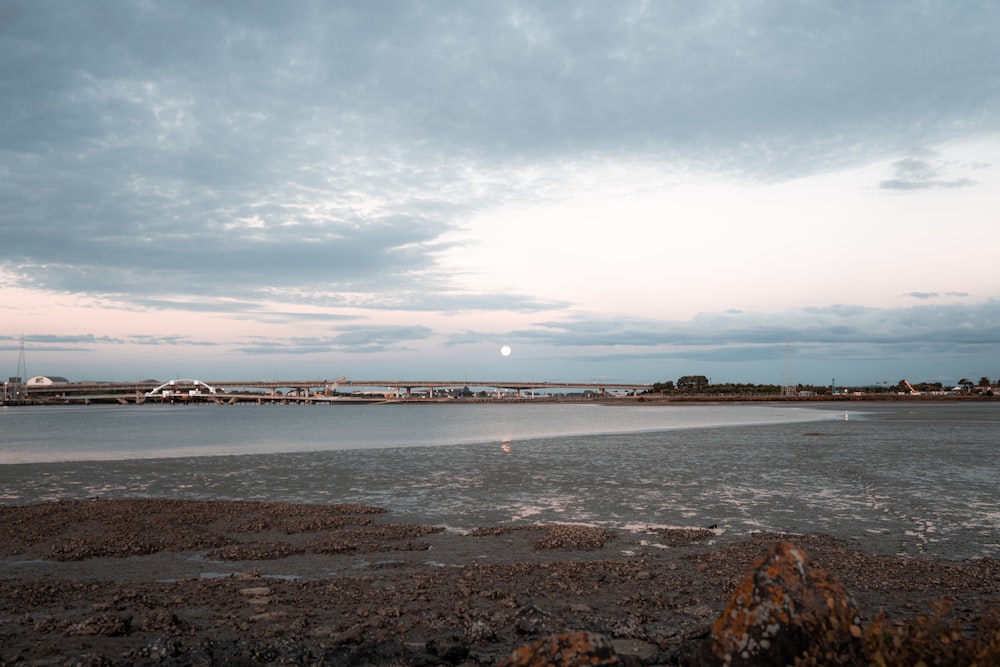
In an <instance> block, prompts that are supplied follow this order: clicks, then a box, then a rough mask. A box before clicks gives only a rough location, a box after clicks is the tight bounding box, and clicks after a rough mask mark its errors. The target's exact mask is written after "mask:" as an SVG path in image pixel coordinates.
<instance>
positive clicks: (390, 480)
mask: <svg viewBox="0 0 1000 667" xmlns="http://www.w3.org/2000/svg"><path fill="white" fill-rule="evenodd" d="M848 409H849V410H850V412H849V413H847V414H845V411H844V406H843V405H836V406H834V405H832V404H828V405H821V406H819V407H815V406H813V407H808V408H805V407H798V406H788V405H766V404H753V405H742V404H741V405H730V404H727V405H704V406H702V405H698V406H650V407H644V406H621V407H615V406H612V407H607V406H599V405H550V404H549V405H546V404H536V405H530V404H528V405H524V404H476V405H449V404H443V405H442V404H437V405H360V406H333V407H331V406H311V407H310V406H301V407H300V406H270V407H268V406H239V407H238V406H225V407H217V406H201V407H195V406H185V407H172V406H128V407H96V406H91V407H66V408H61V407H60V408H23V407H18V408H8V409H6V410H3V411H0V503H5V504H23V503H27V502H36V501H40V500H52V499H59V498H81V497H90V496H98V495H99V496H102V497H139V496H142V497H150V496H153V497H172V498H199V499H260V500H280V501H293V502H361V503H370V504H375V505H379V506H382V507H385V508H386V509H388V510H389V511H390V512H392V513H393V516H394V518H396V519H398V520H401V521H421V522H425V523H431V524H436V525H445V526H448V527H451V528H455V529H469V528H473V527H476V526H483V525H495V524H502V523H534V522H576V523H586V524H590V525H601V526H607V527H609V528H615V529H618V530H641V529H643V528H646V527H662V526H687V527H692V526H702V527H703V526H708V525H718V527H719V532H720V539H726V538H727V537H734V536H740V535H744V534H746V533H748V532H752V531H787V532H797V533H814V532H822V533H827V534H832V535H836V536H838V537H842V538H845V539H848V540H850V541H852V542H853V543H855V544H857V545H858V546H862V547H864V548H867V549H870V550H876V551H881V552H884V553H902V554H907V555H911V556H943V557H948V558H971V557H983V556H988V557H994V558H996V557H1000V492H998V490H997V489H998V487H1000V456H998V455H997V454H998V451H997V450H998V448H1000V444H998V443H1000V437H998V427H1000V403H997V404H993V403H989V404H982V403H975V404H972V403H944V404H930V403H902V404H899V403H873V404H850V405H849V406H848ZM845 417H849V419H846V418H845Z"/></svg>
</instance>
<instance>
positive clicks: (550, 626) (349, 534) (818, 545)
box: [0, 499, 1000, 665]
mask: <svg viewBox="0 0 1000 667" xmlns="http://www.w3.org/2000/svg"><path fill="white" fill-rule="evenodd" d="M779 540H789V541H792V542H794V543H795V544H797V545H798V546H799V547H801V548H802V549H803V550H804V551H805V552H806V553H807V554H808V557H809V558H810V560H811V561H812V562H813V563H815V564H816V565H818V566H820V567H822V568H824V569H826V570H828V571H829V572H830V573H832V574H833V575H834V576H835V577H837V578H839V579H840V581H841V582H842V583H843V584H844V586H845V587H846V588H847V590H848V592H849V594H850V595H851V596H852V597H853V599H854V601H855V603H856V604H857V607H858V609H859V610H860V611H861V613H862V615H863V616H865V617H868V618H870V617H873V616H874V615H876V614H878V613H879V612H880V611H882V610H884V611H885V612H887V613H888V615H889V616H890V617H891V618H892V619H894V620H899V621H905V620H907V619H910V618H913V617H915V616H916V615H918V614H924V613H928V611H929V609H930V608H931V607H932V605H933V604H934V603H936V602H937V601H941V600H943V599H947V600H949V604H950V611H949V612H948V613H949V614H950V615H951V616H952V617H954V619H955V620H956V621H957V622H959V623H963V624H971V623H973V622H975V621H976V620H977V619H978V618H979V617H980V616H982V615H984V614H986V613H988V612H989V611H990V610H991V609H995V608H996V607H997V606H1000V561H997V560H994V559H977V560H971V561H961V562H955V561H938V560H925V559H917V558H903V557H896V556H887V555H879V554H873V553H866V552H864V551H863V550H860V549H858V548H856V547H855V546H852V545H850V544H847V543H845V542H843V541H839V540H836V539H834V538H831V537H827V536H823V535H785V534H781V535H778V534H760V535H754V536H751V537H743V538H727V537H726V536H725V535H720V534H717V531H714V530H709V529H706V528H698V527H693V528H691V529H687V530H684V529H670V530H665V529H658V530H654V529H650V530H648V531H645V532H642V531H640V532H637V533H631V532H630V533H624V532H622V533H616V532H611V531H607V530H604V529H601V528H595V527H590V526H577V525H565V524H558V525H545V526H526V525H522V526H507V525H504V526H483V527H481V528H479V529H476V530H473V531H470V532H467V533H456V532H449V531H445V530H444V529H442V528H440V527H435V526H423V525H412V524H403V523H396V522H394V521H393V519H392V516H391V514H388V513H386V512H384V511H383V510H381V509H380V508H377V507H371V506H366V505H299V504H287V503H265V502H250V501H192V500H169V499H131V500H124V499H123V500H114V499H111V500H107V499H98V500H79V501H63V502H50V503H41V504H34V505H25V506H0V664H3V665H7V664H64V663H67V662H70V663H73V664H142V663H149V664H152V663H156V664H161V665H162V664H167V665H169V664H177V665H180V664H205V665H208V664H234V663H235V664H278V663H294V664H398V665H406V664H492V663H495V662H496V661H497V660H499V659H501V658H503V657H504V656H506V655H508V654H509V653H510V652H511V650H512V649H513V648H515V647H516V646H519V645H521V644H524V643H526V642H529V641H531V640H533V639H536V638H538V637H541V636H545V635H549V634H556V633H560V632H567V631H574V630H592V631H594V632H598V633H601V634H604V635H606V636H608V637H610V638H611V639H612V640H613V641H614V642H615V647H616V650H617V651H618V654H619V655H620V656H625V657H627V658H628V659H629V660H630V661H632V662H633V663H635V664H667V663H670V662H671V656H672V655H675V654H676V652H677V650H678V649H679V648H680V647H682V646H683V645H684V644H685V643H686V642H691V641H695V640H697V639H698V638H700V637H702V636H704V634H705V633H706V631H707V629H708V627H709V626H710V624H711V623H712V622H713V621H714V620H715V619H716V618H717V617H718V615H719V614H720V612H721V611H722V609H723V607H724V606H725V604H726V601H727V600H728V598H729V596H730V594H731V592H732V590H733V588H734V586H735V584H736V582H737V581H738V580H739V578H740V577H741V576H742V575H743V574H744V573H745V572H746V571H747V569H748V568H749V567H750V566H751V564H752V563H753V561H754V560H755V559H756V558H757V557H759V556H760V555H761V554H762V553H763V552H764V551H766V550H767V548H768V547H769V546H770V545H771V544H773V543H774V542H776V541H779Z"/></svg>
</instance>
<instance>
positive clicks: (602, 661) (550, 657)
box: [497, 631, 619, 667]
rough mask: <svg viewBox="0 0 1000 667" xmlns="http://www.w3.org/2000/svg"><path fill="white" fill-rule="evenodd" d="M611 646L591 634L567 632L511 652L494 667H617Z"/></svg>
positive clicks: (598, 636) (608, 642)
mask: <svg viewBox="0 0 1000 667" xmlns="http://www.w3.org/2000/svg"><path fill="white" fill-rule="evenodd" d="M617 664H619V663H618V656H617V655H616V654H615V647H614V645H613V644H612V643H611V640H609V639H608V638H607V637H605V636H603V635H598V634H595V633H593V632H585V631H584V632H571V633H566V634H561V635H553V636H551V637H545V638H543V639H539V640H538V641H536V642H532V643H531V644H525V645H524V646H519V647H517V648H516V649H514V652H513V653H511V654H510V655H509V656H508V657H506V658H504V659H503V660H501V661H500V662H499V663H497V667H545V666H546V665H558V666H561V667H584V665H586V666H588V667H589V666H591V665H593V666H599V665H617Z"/></svg>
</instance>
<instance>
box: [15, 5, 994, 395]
mask: <svg viewBox="0 0 1000 667" xmlns="http://www.w3.org/2000/svg"><path fill="white" fill-rule="evenodd" d="M997 26H1000V6H995V5H994V4H992V3H983V2H926V3H913V2H904V1H899V2H891V1H886V2H833V1H831V2H810V3H798V2H795V3H786V2H740V3H729V2H706V3H688V2H667V1H664V2H644V1H636V2H627V1H625V2H552V1H546V2H476V3H460V2H444V1H439V2H417V1H413V2H403V1H387V2H300V3H291V4H288V3H278V2H263V1H261V2H253V1H246V0H241V1H239V2H237V1H232V2H225V1H223V2H212V3H206V2H194V1H192V2H184V1H179V0H177V1H174V0H171V1H169V2H168V1H162V2H144V3H137V2H125V1H110V0H109V1H97V0H95V1H90V2H78V3H68V2H46V1H44V0H30V1H29V0H24V1H16V0H11V1H7V2H4V3H2V4H0V234H2V236H0V287H2V289H3V291H2V296H0V315H2V322H3V328H2V330H0V350H2V351H3V352H4V356H0V374H4V375H7V374H13V373H14V369H15V364H16V362H17V349H18V348H19V344H20V338H21V336H23V337H24V339H25V346H26V349H27V350H28V354H29V369H28V370H29V373H30V374H35V373H46V374H52V375H63V376H67V377H70V379H82V378H83V377H88V378H93V377H104V378H109V379H133V378H138V377H149V376H156V377H160V378H167V379H169V377H173V376H174V375H176V374H179V375H181V376H184V377H200V378H204V379H211V378H213V377H215V378H218V377H219V376H220V375H222V376H226V379H230V378H233V379H241V378H254V377H258V376H262V375H267V376H272V377H273V376H280V377H284V376H297V375H298V376H301V375H304V374H305V375H307V376H309V377H313V376H315V377H331V378H335V377H339V376H340V375H345V374H346V375H348V376H349V377H351V376H353V377H359V376H364V377H367V378H373V377H377V376H380V375H387V377H399V376H400V375H410V376H423V377H426V378H428V379H432V378H442V377H446V376H450V377H458V376H463V375H464V376H466V377H468V376H481V377H483V378H484V379H490V378H491V376H497V375H499V376H505V377H524V376H526V375H527V374H529V373H530V374H532V375H533V376H536V377H539V378H549V379H559V380H589V379H595V378H613V379H619V380H621V381H658V380H664V379H675V378H676V377H678V376H680V375H684V374H690V373H704V374H706V375H711V376H713V377H714V378H718V379H720V380H731V381H753V382H778V381H780V380H781V379H782V373H783V371H784V368H785V360H786V358H787V357H789V356H791V357H792V359H793V360H794V367H795V373H796V376H797V377H796V378H795V379H796V380H798V381H802V382H817V383H818V382H827V381H828V380H829V378H830V377H833V376H834V375H838V376H840V377H843V378H844V381H845V382H855V383H868V382H878V381H883V380H891V381H892V382H895V381H897V380H899V379H900V378H901V377H909V378H910V379H911V380H913V379H915V380H918V381H919V380H924V379H928V380H932V379H940V380H942V381H945V382H954V381H955V380H957V379H959V377H961V376H969V375H975V376H976V379H978V377H979V376H980V375H989V376H990V377H993V376H995V375H1000V350H998V345H997V343H996V341H998V340H1000V336H998V335H997V334H998V333H1000V312H998V310H1000V309H998V306H997V303H998V302H997V299H998V297H1000V292H998V289H997V288H998V286H1000V279H998V278H997V275H998V273H997V270H996V268H995V267H996V266H997V262H996V259H995V257H994V255H995V253H994V248H995V247H997V243H996V242H997V241H1000V233H998V231H997V223H998V220H997V215H996V211H997V210H1000V207H998V205H997V204H998V203H1000V202H998V199H1000V194H998V193H1000V179H998V161H1000V155H998V150H1000V118H998V109H1000V70H998V69H997V67H996V63H997V62H1000V39H998V35H997ZM504 343H506V344H510V345H512V346H513V347H514V354H513V355H511V357H510V358H506V359H501V358H500V357H499V354H498V353H497V350H498V348H499V346H500V345H501V344H504ZM4 358H6V359H7V361H6V362H4ZM4 364H6V366H9V370H5V366H4Z"/></svg>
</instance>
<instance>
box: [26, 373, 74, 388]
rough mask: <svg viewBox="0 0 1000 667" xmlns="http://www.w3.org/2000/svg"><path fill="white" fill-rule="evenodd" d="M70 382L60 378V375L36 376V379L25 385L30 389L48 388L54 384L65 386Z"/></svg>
mask: <svg viewBox="0 0 1000 667" xmlns="http://www.w3.org/2000/svg"><path fill="white" fill-rule="evenodd" d="M67 382H69V380H67V379H66V378H64V377H59V376H58V375H51V376H46V375H36V376H35V377H33V378H31V379H30V380H28V381H27V382H26V383H25V384H27V385H28V386H29V387H48V386H50V385H53V384H65V383H67Z"/></svg>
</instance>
